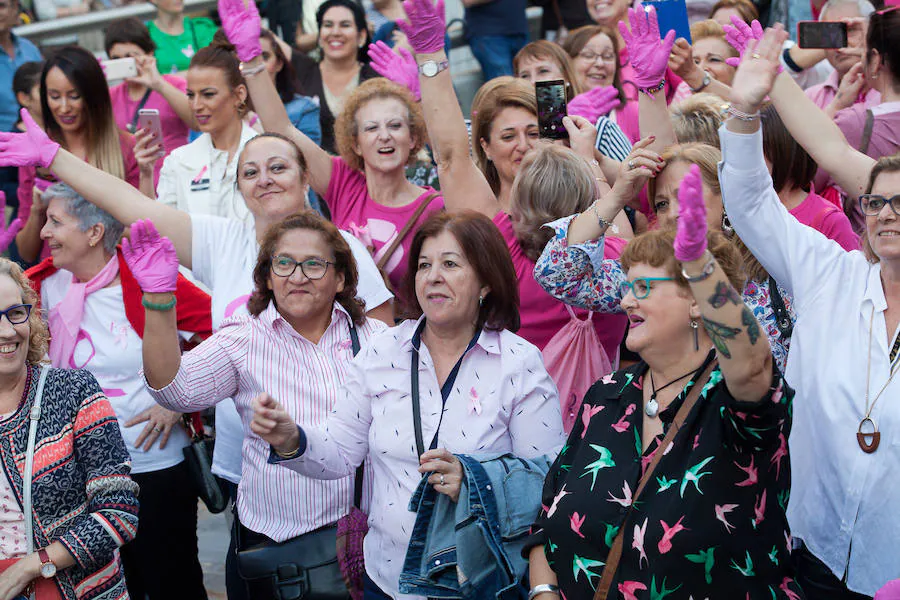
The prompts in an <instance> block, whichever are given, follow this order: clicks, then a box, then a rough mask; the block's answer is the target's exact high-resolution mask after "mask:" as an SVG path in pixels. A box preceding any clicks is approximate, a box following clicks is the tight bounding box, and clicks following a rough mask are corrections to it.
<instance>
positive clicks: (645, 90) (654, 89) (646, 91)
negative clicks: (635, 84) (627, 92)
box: [638, 79, 666, 98]
mask: <svg viewBox="0 0 900 600" xmlns="http://www.w3.org/2000/svg"><path fill="white" fill-rule="evenodd" d="M665 87H666V80H665V79H663V80H662V81H660V82H659V84H658V85H654V86H653V87H649V88H638V91H639V92H641V93H642V94H647V95H648V96H650V97H651V98H652V97H653V94H655V93H656V92H659V91H661V90H662V89H663V88H665Z"/></svg>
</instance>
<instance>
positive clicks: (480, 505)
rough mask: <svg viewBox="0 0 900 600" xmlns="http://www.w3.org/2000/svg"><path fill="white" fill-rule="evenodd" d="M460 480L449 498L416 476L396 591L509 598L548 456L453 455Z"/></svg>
mask: <svg viewBox="0 0 900 600" xmlns="http://www.w3.org/2000/svg"><path fill="white" fill-rule="evenodd" d="M457 458H459V461H460V463H462V468H463V482H462V487H461V489H460V493H459V499H458V501H457V502H455V503H454V502H453V501H452V500H451V499H450V498H449V497H448V496H447V495H445V494H438V493H437V492H436V491H435V490H434V487H433V486H432V485H430V484H429V483H428V478H427V476H426V477H423V478H422V481H421V482H420V483H419V487H418V488H416V491H415V493H414V494H413V496H412V498H411V499H410V502H409V510H410V511H413V512H415V513H416V523H415V526H414V528H413V532H412V536H411V537H410V541H409V548H408V549H407V552H406V561H405V562H404V565H403V572H402V573H401V575H400V592H401V593H404V594H414V595H419V596H428V597H430V598H466V599H469V598H471V599H473V600H475V599H478V600H484V599H487V598H498V599H499V600H510V599H513V598H522V597H524V594H523V593H522V592H521V591H520V590H524V589H527V588H521V587H520V586H519V585H518V584H519V580H520V579H521V578H522V576H523V574H524V573H525V567H526V566H527V561H525V560H524V559H523V558H521V550H522V546H523V544H524V543H525V540H526V538H527V537H528V531H529V528H530V526H531V524H532V522H533V521H534V518H535V516H536V515H537V514H538V512H539V511H540V499H541V489H542V487H543V483H544V478H545V476H546V474H547V471H548V470H549V468H550V464H551V463H552V462H553V458H554V457H552V456H541V457H538V458H534V459H523V458H518V457H516V456H513V455H511V454H491V455H479V456H468V455H465V454H459V455H457Z"/></svg>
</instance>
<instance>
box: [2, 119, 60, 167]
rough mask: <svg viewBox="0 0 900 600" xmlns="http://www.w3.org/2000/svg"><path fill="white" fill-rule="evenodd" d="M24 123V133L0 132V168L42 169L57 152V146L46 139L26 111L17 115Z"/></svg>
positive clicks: (51, 160) (42, 131)
mask: <svg viewBox="0 0 900 600" xmlns="http://www.w3.org/2000/svg"><path fill="white" fill-rule="evenodd" d="M19 114H20V115H21V116H22V121H23V122H24V123H25V133H7V132H5V131H4V132H0V167H44V168H45V169H49V168H50V163H52V162H53V159H54V158H56V153H57V152H59V144H57V143H56V142H54V141H53V140H51V139H50V138H49V137H47V134H46V133H44V130H43V129H41V128H40V127H39V126H38V124H37V123H35V122H34V119H32V118H31V115H30V114H28V111H27V110H26V109H24V108H23V109H22V110H21V112H20V113H19Z"/></svg>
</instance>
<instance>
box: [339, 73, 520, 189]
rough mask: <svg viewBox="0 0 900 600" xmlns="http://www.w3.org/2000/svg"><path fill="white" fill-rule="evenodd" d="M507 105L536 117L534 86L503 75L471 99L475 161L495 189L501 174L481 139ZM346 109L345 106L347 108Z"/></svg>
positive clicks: (488, 133) (498, 187) (485, 139)
mask: <svg viewBox="0 0 900 600" xmlns="http://www.w3.org/2000/svg"><path fill="white" fill-rule="evenodd" d="M505 108H521V109H524V110H527V111H528V112H530V113H532V114H533V115H534V116H535V119H537V98H536V97H535V95H534V87H533V86H531V85H529V84H528V82H527V81H525V80H523V79H519V78H518V77H511V76H509V75H504V76H503V77H497V78H495V79H491V80H490V81H488V82H487V83H485V84H484V85H483V86H481V89H479V90H478V93H476V94H475V98H474V99H473V100H472V153H473V154H474V155H475V163H476V164H477V165H478V168H479V169H481V172H482V173H484V177H485V179H487V181H488V183H489V184H490V186H491V189H492V190H493V191H494V194H499V193H500V174H499V173H498V172H497V167H495V166H494V163H492V162H490V161H489V160H488V159H487V155H486V154H485V153H484V148H482V147H481V140H484V141H486V142H489V141H490V139H491V126H492V125H493V124H494V119H496V118H497V115H499V114H500V112H502V111H503V109H505ZM345 110H346V109H345Z"/></svg>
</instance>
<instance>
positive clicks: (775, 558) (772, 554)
mask: <svg viewBox="0 0 900 600" xmlns="http://www.w3.org/2000/svg"><path fill="white" fill-rule="evenodd" d="M769 560H771V561H772V564H773V565H775V566H776V567H777V566H778V546H772V549H771V550H770V551H769Z"/></svg>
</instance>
